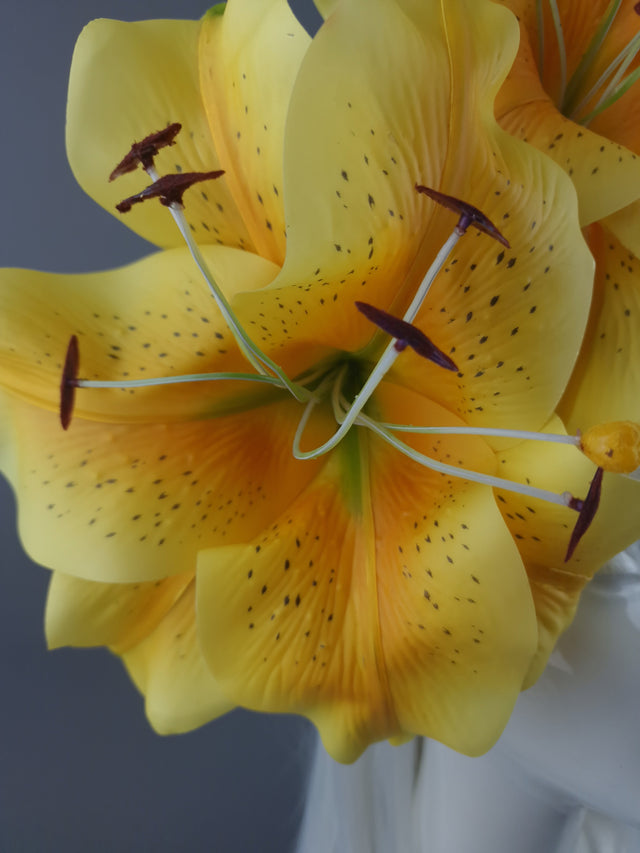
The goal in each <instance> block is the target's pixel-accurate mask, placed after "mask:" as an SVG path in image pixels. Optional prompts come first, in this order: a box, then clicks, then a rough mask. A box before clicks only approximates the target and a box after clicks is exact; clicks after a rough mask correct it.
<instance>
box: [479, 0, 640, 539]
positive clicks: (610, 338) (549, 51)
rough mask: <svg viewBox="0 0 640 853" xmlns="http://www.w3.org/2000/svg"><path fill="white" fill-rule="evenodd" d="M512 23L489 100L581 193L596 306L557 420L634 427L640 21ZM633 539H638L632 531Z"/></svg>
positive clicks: (522, 12)
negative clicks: (515, 45)
mask: <svg viewBox="0 0 640 853" xmlns="http://www.w3.org/2000/svg"><path fill="white" fill-rule="evenodd" d="M501 2H502V4H503V5H504V6H506V7H508V8H510V9H511V10H512V11H514V12H515V13H516V14H517V16H518V19H519V22H520V33H521V41H520V47H519V50H518V55H517V57H516V60H515V62H514V64H513V67H512V69H511V71H510V72H509V75H508V76H507V79H506V81H505V84H504V85H503V87H502V89H501V90H500V93H499V95H498V97H497V99H496V105H495V110H496V116H497V118H498V120H499V122H500V124H501V126H502V127H504V128H505V129H506V130H508V131H509V132H510V133H512V134H513V135H514V136H516V137H518V138H521V139H526V140H527V141H528V142H529V143H531V144H532V145H535V146H536V147H538V148H539V149H540V150H541V151H544V153H545V154H547V155H548V156H549V157H552V158H553V159H554V160H555V161H556V163H558V165H559V166H561V167H562V168H563V169H565V171H566V172H567V173H568V174H569V176H570V177H571V179H572V181H573V182H574V185H575V187H576V190H577V193H578V200H579V209H580V221H581V223H582V225H583V226H590V227H589V228H587V230H586V231H585V236H586V237H587V240H588V243H589V247H590V249H591V252H592V254H593V256H594V258H595V261H596V279H595V288H594V300H593V305H592V311H591V318H590V321H589V328H588V331H587V335H586V337H585V341H584V345H583V348H582V353H581V355H580V359H579V361H578V364H577V366H576V372H575V375H574V377H573V379H572V382H571V383H570V386H569V389H568V391H567V394H566V396H565V399H564V400H563V401H562V404H561V406H560V408H559V411H560V413H561V415H562V417H563V419H564V422H565V424H566V425H567V428H568V429H570V430H574V429H577V428H582V429H584V428H586V427H589V426H593V425H594V424H596V423H598V422H599V420H601V419H603V418H605V419H607V420H625V419H631V420H634V421H637V420H638V419H640V395H638V393H637V390H638V385H639V383H640V349H639V343H638V342H639V341H640V261H639V260H638V258H639V257H640V131H639V127H640V124H639V123H638V116H639V114H640V83H639V82H638V79H639V77H640V70H638V61H637V57H638V52H639V51H640V14H639V11H638V4H637V3H633V2H632V0H611V2H610V0H597V2H591V0H536V2H532V0H501ZM638 532H639V535H640V530H639V531H638Z"/></svg>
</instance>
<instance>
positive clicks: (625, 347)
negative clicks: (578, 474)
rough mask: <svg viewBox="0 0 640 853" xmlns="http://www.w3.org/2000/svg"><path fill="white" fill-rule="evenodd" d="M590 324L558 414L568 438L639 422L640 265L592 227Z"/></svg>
mask: <svg viewBox="0 0 640 853" xmlns="http://www.w3.org/2000/svg"><path fill="white" fill-rule="evenodd" d="M589 244H590V246H591V250H592V252H593V254H594V257H595V258H596V262H597V265H596V283H595V292H594V300H593V306H592V309H591V318H590V321H589V327H588V330H587V334H586V337H585V340H584V342H583V345H582V350H581V352H580V357H579V359H578V363H577V365H576V369H575V372H574V374H573V376H572V378H571V382H570V383H569V387H568V388H567V392H566V394H565V397H564V398H563V400H562V404H561V405H560V408H559V412H560V414H561V416H562V417H563V419H564V421H565V423H566V424H567V428H568V429H569V430H571V431H572V432H573V431H575V430H578V429H581V430H585V429H587V428H588V427H590V426H593V425H595V424H598V423H602V422H606V421H623V420H632V421H636V420H640V394H639V393H638V389H639V388H640V261H638V259H637V258H636V257H635V256H634V255H632V254H631V253H630V252H629V251H628V250H627V249H626V248H625V247H624V246H623V245H622V244H621V243H620V242H619V241H618V240H617V239H616V238H615V237H614V236H613V234H612V233H611V232H610V231H608V230H607V229H606V228H602V227H600V226H594V227H593V228H592V229H591V231H590V236H589Z"/></svg>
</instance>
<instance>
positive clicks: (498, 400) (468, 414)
mask: <svg viewBox="0 0 640 853" xmlns="http://www.w3.org/2000/svg"><path fill="white" fill-rule="evenodd" d="M500 143H501V145H502V146H503V150H504V151H505V152H508V158H507V162H508V170H509V171H508V174H509V176H510V178H509V181H508V185H507V186H503V187H502V189H496V187H497V186H501V185H499V184H494V186H493V187H492V186H491V185H488V186H485V185H483V186H482V188H478V189H477V190H476V192H477V193H479V205H480V208H481V209H483V210H489V211H491V213H492V217H495V219H496V220H498V221H500V222H501V224H502V223H504V225H503V226H502V227H503V228H504V230H505V232H506V233H508V236H509V241H510V243H511V249H504V248H503V247H502V246H499V245H497V244H496V243H495V242H494V241H492V240H487V239H486V238H483V237H481V236H477V237H475V238H474V237H466V238H465V239H464V240H462V241H461V242H460V243H458V245H457V247H456V249H455V251H454V253H453V254H452V256H451V258H450V259H449V261H448V262H447V264H446V266H445V267H444V269H443V270H442V272H441V273H440V276H439V277H438V278H437V279H436V281H435V282H434V284H433V286H432V288H431V291H430V293H429V297H428V299H427V300H426V302H425V305H424V307H423V308H422V310H421V311H420V313H419V314H418V316H417V318H416V321H415V324H416V325H417V326H418V327H419V328H420V329H421V330H422V331H423V332H424V333H425V334H426V335H427V336H428V337H429V338H430V339H431V340H433V341H435V342H437V344H438V346H439V347H440V348H441V349H442V350H444V352H446V353H447V354H449V355H450V356H451V357H452V358H453V359H454V361H455V362H456V364H457V365H458V367H459V373H458V374H457V375H456V374H453V373H451V374H449V373H448V372H447V374H444V373H443V371H439V370H438V368H437V367H436V366H434V365H430V364H426V363H425V362H424V360H422V359H419V358H418V357H417V356H415V355H414V354H413V353H411V352H406V353H403V355H402V356H401V357H400V358H398V359H397V361H396V363H395V366H394V370H393V373H392V374H391V376H392V377H393V379H394V381H396V382H400V383H402V384H404V385H406V386H407V387H410V388H415V389H417V390H419V391H421V392H422V393H424V394H425V395H426V394H428V395H429V396H430V397H431V398H432V399H434V400H436V401H437V402H439V403H440V404H441V405H444V406H445V407H446V408H448V409H450V410H451V411H454V412H455V413H456V414H458V415H459V416H460V417H462V418H463V419H464V420H465V421H467V423H471V424H475V425H478V426H493V427H496V426H503V427H511V428H515V429H518V428H520V429H527V428H530V427H531V424H539V425H540V424H543V423H545V422H546V421H547V420H548V418H549V417H550V415H551V412H552V411H553V410H554V408H555V407H556V405H557V403H558V401H559V399H560V397H561V395H562V393H563V392H564V389H565V387H566V383H567V381H568V379H569V377H570V375H571V371H572V369H573V365H574V362H575V359H576V355H577V352H578V350H579V347H580V343H581V340H582V336H583V334H584V329H585V326H586V323H587V318H588V310H589V301H590V295H591V288H592V281H593V270H594V262H593V258H592V257H591V255H590V254H589V251H588V248H587V245H586V244H585V241H584V238H583V236H582V234H581V232H580V230H579V228H578V225H577V215H576V207H575V194H574V190H573V188H572V187H571V184H570V182H569V181H568V180H566V179H565V176H564V175H562V173H560V172H559V170H558V169H557V168H556V167H555V166H554V165H553V164H552V163H551V162H549V160H548V159H546V158H544V157H542V156H539V155H538V154H537V152H534V151H533V150H532V149H529V150H527V149H526V148H525V149H524V150H523V148H522V147H521V146H520V145H519V144H517V143H516V144H513V145H511V144H510V143H509V141H508V140H504V139H502V138H501V139H500ZM276 281H277V279H276ZM258 298H259V296H258Z"/></svg>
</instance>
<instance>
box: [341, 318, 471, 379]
mask: <svg viewBox="0 0 640 853" xmlns="http://www.w3.org/2000/svg"><path fill="white" fill-rule="evenodd" d="M356 308H357V309H358V311H360V312H361V313H362V314H364V316H365V317H366V318H367V320H371V322H372V323H375V324H376V326H378V328H380V329H382V331H383V332H386V333H387V334H388V335H391V337H393V338H395V339H396V343H395V348H396V349H397V350H398V352H402V350H404V349H406V347H408V346H410V347H411V349H412V350H414V351H415V352H417V353H418V355H421V356H422V357H423V358H428V359H429V361H433V362H434V363H435V364H437V365H438V366H439V367H444V368H445V370H455V371H457V370H458V368H457V366H456V364H455V363H454V362H453V361H452V360H451V359H450V358H449V356H448V355H446V353H444V352H442V350H441V349H438V347H437V346H436V345H435V344H434V343H433V342H432V341H431V340H429V338H428V337H427V336H426V335H425V333H424V332H422V331H420V329H418V328H417V327H416V326H413V325H412V324H411V323H407V322H406V321H405V320H401V319H400V318H399V317H394V316H393V314H388V313H387V312H386V311H383V310H382V309H381V308H376V307H375V305H369V303H368V302H356Z"/></svg>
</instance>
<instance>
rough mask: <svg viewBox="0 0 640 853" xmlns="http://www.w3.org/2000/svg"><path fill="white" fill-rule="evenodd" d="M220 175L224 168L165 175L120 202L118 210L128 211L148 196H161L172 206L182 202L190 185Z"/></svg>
mask: <svg viewBox="0 0 640 853" xmlns="http://www.w3.org/2000/svg"><path fill="white" fill-rule="evenodd" d="M220 175H224V171H223V170H222V169H218V170H217V171H215V172H181V173H180V174H178V175H164V176H163V177H162V178H158V180H157V181H155V182H154V183H153V184H151V185H150V186H148V187H145V189H143V190H142V192H139V193H136V195H132V196H129V198H125V199H124V200H123V201H121V202H120V204H116V210H118V211H119V212H120V213H127V212H128V211H129V210H131V208H132V206H133V205H134V204H139V203H140V202H141V201H146V200H147V199H148V198H159V199H160V203H161V204H164V205H165V207H170V205H172V204H182V196H183V194H184V193H185V191H186V190H188V189H189V187H192V186H193V185H194V184H197V183H198V182H199V181H211V180H213V179H214V178H219V177H220Z"/></svg>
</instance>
